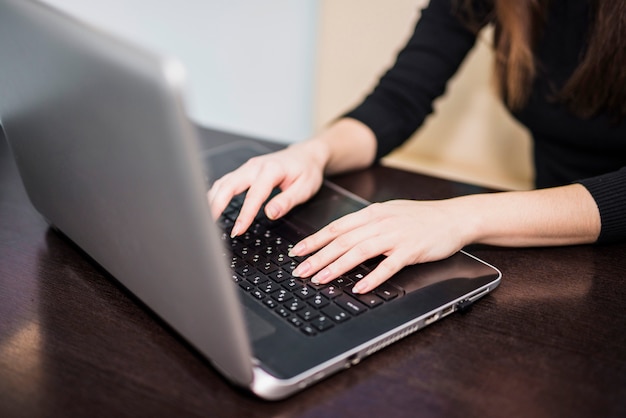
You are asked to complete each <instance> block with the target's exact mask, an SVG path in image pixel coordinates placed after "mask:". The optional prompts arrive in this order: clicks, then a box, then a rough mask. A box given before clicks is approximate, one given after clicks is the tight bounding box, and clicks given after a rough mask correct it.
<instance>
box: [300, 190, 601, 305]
mask: <svg viewBox="0 0 626 418" xmlns="http://www.w3.org/2000/svg"><path fill="white" fill-rule="evenodd" d="M600 228H601V219H600V213H599V211H598V207H597V205H596V203H595V200H594V199H593V197H592V196H591V194H590V193H589V192H588V191H587V189H586V188H585V187H584V186H582V185H580V184H570V185H567V186H560V187H553V188H550V189H540V190H531V191H520V192H502V193H486V194H476V195H470V196H462V197H456V198H452V199H446V200H437V201H426V202H424V201H408V200H392V201H389V202H385V203H376V204H373V205H370V206H368V207H367V208H365V209H362V210H360V211H358V212H355V213H352V214H349V215H346V216H344V217H343V218H340V219H338V220H336V221H334V222H332V223H331V224H329V225H328V226H326V227H324V228H323V229H321V230H320V231H319V232H317V233H315V234H313V235H311V236H309V237H307V238H305V239H304V240H302V241H300V242H299V243H297V244H296V245H295V246H294V248H293V249H292V251H291V254H292V255H294V256H306V255H309V254H313V253H315V254H313V255H311V256H310V257H309V258H308V259H306V260H305V261H304V262H302V263H301V264H300V265H299V266H298V267H297V268H296V269H295V270H294V272H293V274H294V275H296V276H300V277H311V276H312V278H311V280H312V281H313V282H317V283H328V282H330V281H331V280H333V279H335V278H337V277H339V276H340V275H342V274H343V273H346V272H348V271H349V270H351V269H352V268H354V267H356V266H357V265H359V264H360V263H362V262H364V261H365V260H368V259H370V258H374V257H376V256H379V255H383V256H385V258H384V259H383V261H382V262H381V263H380V264H379V265H378V266H377V267H376V268H375V269H374V270H373V271H372V272H370V273H369V274H368V275H367V276H366V277H365V278H363V279H361V281H359V282H358V283H357V284H356V285H355V287H354V289H353V291H354V292H355V293H366V292H369V291H370V290H372V289H374V288H375V287H376V286H378V285H379V284H381V283H382V282H384V281H385V280H387V279H388V278H390V277H391V276H392V275H393V274H395V273H396V272H397V271H399V270H400V269H401V268H402V267H404V266H407V265H410V264H416V263H425V262H429V261H436V260H441V259H444V258H446V257H448V256H450V255H452V254H454V253H455V252H456V251H458V250H460V249H461V248H463V247H464V246H465V245H468V244H471V243H483V244H491V245H501V246H507V247H530V246H554V245H573V244H587V243H593V242H595V241H596V240H597V239H598V235H599V234H600ZM316 251H317V252H316Z"/></svg>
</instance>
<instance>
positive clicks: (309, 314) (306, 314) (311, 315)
mask: <svg viewBox="0 0 626 418" xmlns="http://www.w3.org/2000/svg"><path fill="white" fill-rule="evenodd" d="M298 316H299V317H300V318H302V319H304V320H305V321H310V320H311V319H315V318H317V317H318V316H320V314H319V312H318V311H317V310H316V309H313V308H310V307H307V308H304V309H302V310H300V311H299V312H298Z"/></svg>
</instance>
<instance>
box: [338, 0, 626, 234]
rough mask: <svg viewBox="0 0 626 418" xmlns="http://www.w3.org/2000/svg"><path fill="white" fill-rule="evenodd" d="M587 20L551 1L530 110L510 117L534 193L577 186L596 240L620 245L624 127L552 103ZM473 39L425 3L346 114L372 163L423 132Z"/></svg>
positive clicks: (437, 2)
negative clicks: (595, 224)
mask: <svg viewBox="0 0 626 418" xmlns="http://www.w3.org/2000/svg"><path fill="white" fill-rule="evenodd" d="M588 22H589V5H588V3H587V2H586V1H575V2H569V1H558V2H552V4H551V6H550V9H549V10H548V16H547V22H546V27H545V30H544V31H543V33H542V35H541V38H540V39H539V42H538V45H537V48H536V50H535V55H536V58H537V60H538V63H539V65H538V76H537V78H536V80H535V82H534V83H533V86H532V91H531V94H530V98H529V100H528V102H527V104H526V105H525V106H524V107H523V108H522V109H520V110H519V111H516V112H512V113H513V115H514V117H515V118H517V119H518V120H519V121H520V122H521V123H523V124H524V125H525V126H526V127H527V128H528V129H529V131H530V132H531V134H532V138H533V158H534V165H535V185H536V187H538V188H543V187H550V186H557V185H563V184H568V183H573V182H578V183H580V184H582V185H583V186H585V187H586V188H587V190H588V191H589V192H590V193H591V195H592V196H593V198H594V199H595V201H596V204H597V205H598V208H599V211H600V217H601V222H602V228H601V233H600V237H599V239H598V242H611V241H624V240H626V121H624V120H622V121H621V122H619V123H615V121H614V119H611V117H610V116H608V115H606V114H600V115H598V116H596V117H594V118H592V119H581V118H579V117H577V116H575V115H573V114H572V113H571V112H570V111H569V110H568V109H567V107H566V106H565V105H564V104H562V103H558V102H555V101H554V99H553V98H554V93H555V92H556V91H558V90H559V89H560V87H562V86H563V85H564V84H565V82H566V81H567V79H568V78H569V76H570V75H571V74H572V73H573V71H574V69H575V68H576V66H577V65H578V63H579V59H580V57H581V51H582V50H583V48H584V44H585V41H586V28H587V26H588ZM475 41H476V34H475V33H474V32H473V31H472V30H470V29H468V26H467V25H466V23H465V22H463V21H462V20H461V18H459V16H458V14H457V13H456V12H454V11H453V6H452V1H451V0H431V1H430V4H429V6H428V7H427V8H426V9H424V10H423V11H422V15H421V18H420V19H419V21H418V23H417V25H416V27H415V31H414V33H413V35H412V37H411V38H410V40H409V42H408V43H407V45H406V46H405V47H404V49H403V50H402V51H401V52H400V53H399V54H398V57H397V59H396V62H395V64H394V65H393V67H392V68H391V69H390V70H389V71H388V72H387V73H386V74H385V75H384V76H383V77H382V78H381V79H380V81H379V83H378V85H377V86H376V88H375V89H374V91H373V92H372V93H370V95H369V96H368V97H367V98H366V99H365V100H364V101H363V102H362V103H361V104H360V105H358V106H357V107H356V108H355V109H353V110H352V111H350V112H348V113H347V114H346V115H345V116H347V117H351V118H354V119H357V120H359V121H361V122H363V123H364V124H366V125H367V126H368V127H369V128H370V129H372V131H373V132H374V134H375V135H376V139H377V143H378V148H377V155H376V157H377V159H379V158H381V157H383V156H384V155H386V154H388V153H389V152H390V151H392V150H393V149H394V148H396V147H397V146H399V145H401V144H402V143H403V142H404V141H406V140H407V139H408V138H409V137H410V136H411V135H412V134H413V132H415V130H417V129H418V128H419V127H420V126H421V124H422V123H423V121H424V119H425V118H426V116H427V115H428V114H429V113H431V112H432V103H433V101H434V99H435V98H437V97H438V96H440V95H441V94H443V92H444V90H445V87H446V83H447V81H448V80H449V79H450V78H451V77H452V75H453V74H454V73H455V72H456V70H457V69H458V67H459V65H460V64H461V62H462V61H463V59H464V58H465V56H466V55H467V53H468V51H469V50H470V49H471V48H472V46H473V45H474V43H475ZM615 88H622V89H623V88H626V86H615Z"/></svg>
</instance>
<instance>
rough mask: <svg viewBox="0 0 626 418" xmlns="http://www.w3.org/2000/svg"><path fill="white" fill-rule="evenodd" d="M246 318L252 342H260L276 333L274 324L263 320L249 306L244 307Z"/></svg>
mask: <svg viewBox="0 0 626 418" xmlns="http://www.w3.org/2000/svg"><path fill="white" fill-rule="evenodd" d="M244 316H245V319H246V325H247V326H248V335H249V336H250V340H251V341H257V340H260V339H261V338H264V337H267V336H268V335H271V334H273V333H274V331H276V328H275V327H274V326H273V325H272V324H270V323H269V322H267V321H266V320H265V319H263V318H261V317H260V316H259V315H257V314H256V313H255V312H254V311H252V310H251V309H250V308H248V307H247V306H244Z"/></svg>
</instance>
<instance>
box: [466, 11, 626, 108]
mask: <svg viewBox="0 0 626 418" xmlns="http://www.w3.org/2000/svg"><path fill="white" fill-rule="evenodd" d="M549 1H550V0H491V3H492V7H491V10H489V11H488V13H487V14H486V15H485V19H487V21H492V22H494V24H495V41H494V49H495V55H496V60H495V76H496V82H497V85H498V87H499V90H500V93H501V94H502V96H503V98H504V100H505V102H506V103H507V105H508V106H509V107H511V108H512V109H514V110H515V109H519V108H520V107H522V106H523V105H524V104H525V103H526V101H527V100H528V94H529V92H530V87H531V83H532V82H533V80H534V78H535V76H536V74H537V67H538V65H540V63H538V62H537V60H536V58H535V56H534V54H533V49H534V46H535V44H536V42H537V39H538V37H539V35H540V34H541V31H542V30H543V29H544V26H545V16H546V10H547V7H548V3H549ZM475 4H476V2H475V0H462V2H461V4H460V6H461V8H462V12H463V13H462V17H463V19H464V20H465V21H466V22H467V23H469V24H470V26H471V27H473V28H476V27H478V26H479V25H480V22H478V21H476V20H475V17H476V13H475V9H474V7H475ZM586 36H587V42H586V44H585V47H584V50H583V51H581V59H580V63H579V65H578V67H577V68H576V69H575V70H574V72H573V74H572V75H571V77H570V78H569V80H567V82H566V83H565V85H564V86H563V87H562V89H561V90H560V91H557V92H555V99H557V100H559V101H561V102H564V103H566V104H567V105H568V107H569V108H570V109H571V110H572V111H573V112H574V113H575V114H576V115H578V116H580V117H583V118H589V117H592V116H594V115H597V114H598V113H600V112H607V113H609V114H610V115H612V116H614V117H617V118H618V119H623V118H624V117H626V1H623V0H590V16H589V25H588V33H587V34H586Z"/></svg>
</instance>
